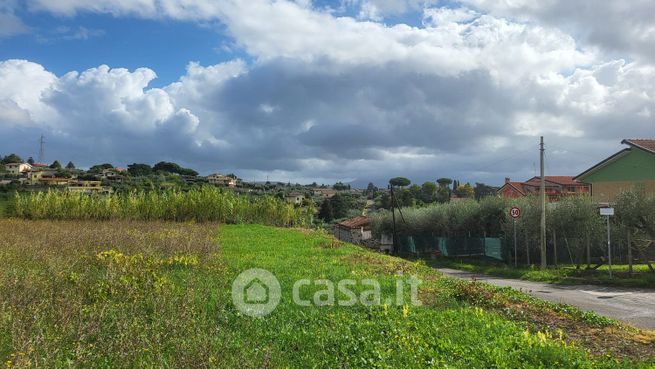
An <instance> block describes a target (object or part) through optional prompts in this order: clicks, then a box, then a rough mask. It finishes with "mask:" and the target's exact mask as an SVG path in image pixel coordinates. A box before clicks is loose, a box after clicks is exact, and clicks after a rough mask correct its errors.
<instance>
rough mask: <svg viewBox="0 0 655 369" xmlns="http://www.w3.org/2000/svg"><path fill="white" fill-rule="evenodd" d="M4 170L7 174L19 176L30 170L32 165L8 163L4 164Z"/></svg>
mask: <svg viewBox="0 0 655 369" xmlns="http://www.w3.org/2000/svg"><path fill="white" fill-rule="evenodd" d="M5 169H6V170H7V172H8V173H9V174H12V175H15V176H19V175H21V174H23V173H26V172H29V171H30V170H32V165H30V164H29V163H9V164H5Z"/></svg>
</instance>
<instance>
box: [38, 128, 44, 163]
mask: <svg viewBox="0 0 655 369" xmlns="http://www.w3.org/2000/svg"><path fill="white" fill-rule="evenodd" d="M39 163H45V137H43V135H41V138H40V139H39Z"/></svg>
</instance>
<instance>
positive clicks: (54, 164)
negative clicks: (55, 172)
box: [50, 160, 61, 169]
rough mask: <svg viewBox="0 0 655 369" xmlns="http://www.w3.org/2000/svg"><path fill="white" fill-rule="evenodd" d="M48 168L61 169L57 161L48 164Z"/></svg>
mask: <svg viewBox="0 0 655 369" xmlns="http://www.w3.org/2000/svg"><path fill="white" fill-rule="evenodd" d="M50 168H52V169H61V163H59V160H55V161H53V162H52V164H50Z"/></svg>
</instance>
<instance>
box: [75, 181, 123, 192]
mask: <svg viewBox="0 0 655 369" xmlns="http://www.w3.org/2000/svg"><path fill="white" fill-rule="evenodd" d="M66 189H67V190H68V191H70V192H81V193H110V192H112V189H111V187H103V186H102V182H101V181H87V180H71V181H70V182H69V183H68V187H67V188H66Z"/></svg>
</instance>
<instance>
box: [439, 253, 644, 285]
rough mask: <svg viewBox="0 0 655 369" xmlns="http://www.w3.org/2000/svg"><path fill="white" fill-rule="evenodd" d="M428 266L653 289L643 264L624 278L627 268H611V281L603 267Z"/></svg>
mask: <svg viewBox="0 0 655 369" xmlns="http://www.w3.org/2000/svg"><path fill="white" fill-rule="evenodd" d="M428 264H429V265H431V266H433V267H438V268H453V269H460V270H466V271H470V272H475V273H482V274H489V275H495V276H500V277H508V278H515V279H523V280H528V281H535V282H547V283H556V284H597V285H607V286H617V287H640V288H655V273H652V272H650V271H649V269H648V266H647V265H644V264H640V265H633V275H632V276H631V275H629V274H628V266H627V265H612V271H613V277H612V278H610V277H609V273H608V270H607V269H608V267H607V265H603V266H601V267H600V268H598V269H596V270H585V269H584V268H585V266H582V269H581V270H576V268H575V266H574V265H559V266H558V267H552V266H550V267H548V269H546V270H545V271H541V270H540V269H539V267H538V266H534V267H526V266H519V267H518V268H514V267H510V266H506V265H501V264H495V263H488V262H485V261H472V260H459V259H456V258H442V259H437V260H429V261H428Z"/></svg>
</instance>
